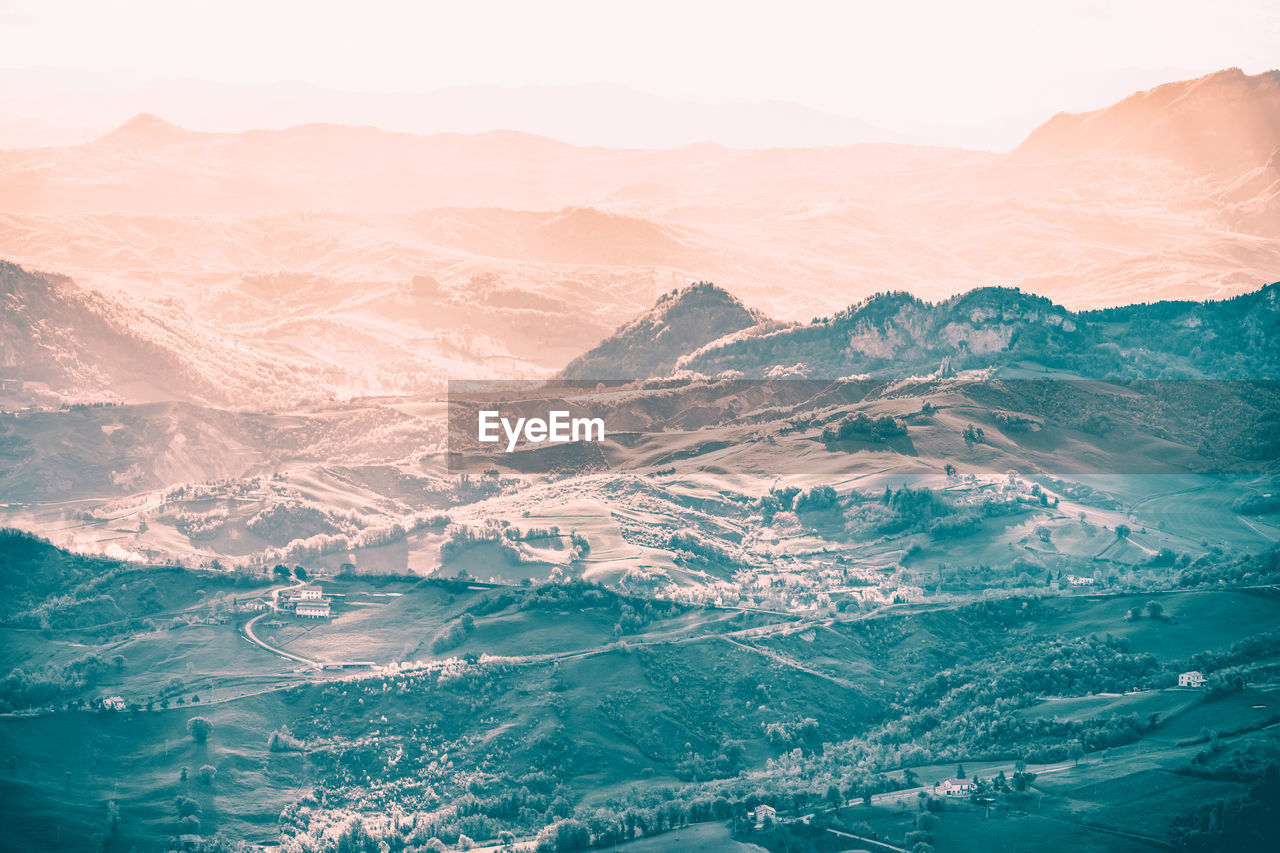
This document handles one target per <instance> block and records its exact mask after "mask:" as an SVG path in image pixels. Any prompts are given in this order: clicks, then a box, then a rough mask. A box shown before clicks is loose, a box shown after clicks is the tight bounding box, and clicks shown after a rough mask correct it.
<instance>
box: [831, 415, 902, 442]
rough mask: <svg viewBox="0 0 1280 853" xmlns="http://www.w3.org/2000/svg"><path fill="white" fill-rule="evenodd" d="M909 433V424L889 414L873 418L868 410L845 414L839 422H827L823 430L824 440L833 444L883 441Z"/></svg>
mask: <svg viewBox="0 0 1280 853" xmlns="http://www.w3.org/2000/svg"><path fill="white" fill-rule="evenodd" d="M906 434H907V425H906V424H904V423H903V422H902V421H900V420H897V419H896V418H892V417H890V416H888V415H881V416H879V417H877V418H872V417H870V416H868V415H867V413H866V412H858V414H856V415H845V416H844V417H843V418H841V419H840V421H839V422H838V423H835V424H827V426H826V427H824V428H823V430H822V441H823V443H824V444H827V445H831V444H834V443H836V442H837V441H869V442H883V441H888V440H889V439H891V438H897V437H899V436H903V435H906Z"/></svg>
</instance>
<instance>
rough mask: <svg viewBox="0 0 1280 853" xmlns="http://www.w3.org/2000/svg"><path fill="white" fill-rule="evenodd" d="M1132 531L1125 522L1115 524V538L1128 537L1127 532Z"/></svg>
mask: <svg viewBox="0 0 1280 853" xmlns="http://www.w3.org/2000/svg"><path fill="white" fill-rule="evenodd" d="M1132 532H1133V531H1132V530H1130V529H1129V525H1127V524H1117V525H1116V538H1117V539H1128V538H1129V534H1130V533H1132Z"/></svg>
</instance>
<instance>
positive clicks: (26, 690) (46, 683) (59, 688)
mask: <svg viewBox="0 0 1280 853" xmlns="http://www.w3.org/2000/svg"><path fill="white" fill-rule="evenodd" d="M123 665H124V659H123V658H120V659H119V663H118V664H117V663H112V662H111V661H108V660H107V659H106V658H104V657H102V656H101V655H98V654H88V655H85V656H84V657H80V658H76V659H75V660H73V661H70V662H68V663H65V664H61V665H58V664H46V665H44V666H41V667H38V668H36V669H35V670H33V671H32V672H27V671H25V670H24V669H22V668H21V667H15V668H14V669H13V670H11V671H10V672H9V674H8V675H6V676H5V677H4V679H3V680H0V713H7V712H9V711H14V710H18V709H22V708H39V707H44V706H47V705H54V704H58V703H61V702H63V701H65V700H66V699H67V698H68V697H73V696H78V695H80V694H81V693H83V692H84V691H86V690H88V689H89V688H91V687H93V686H94V685H95V684H97V683H98V681H99V680H100V679H101V678H102V676H103V675H104V674H106V673H107V672H109V671H110V670H111V669H113V668H114V667H119V666H123Z"/></svg>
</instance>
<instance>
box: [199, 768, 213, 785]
mask: <svg viewBox="0 0 1280 853" xmlns="http://www.w3.org/2000/svg"><path fill="white" fill-rule="evenodd" d="M217 776H218V768H216V767H214V766H213V765H212V764H206V765H204V766H203V767H201V768H200V772H198V773H197V774H196V779H197V780H199V782H200V784H201V785H212V784H213V780H214V779H216V778H217Z"/></svg>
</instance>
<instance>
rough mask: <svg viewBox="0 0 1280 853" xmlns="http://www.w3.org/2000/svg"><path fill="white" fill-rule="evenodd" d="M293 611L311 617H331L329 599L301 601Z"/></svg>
mask: <svg viewBox="0 0 1280 853" xmlns="http://www.w3.org/2000/svg"><path fill="white" fill-rule="evenodd" d="M293 612H294V613H296V614H298V615H299V616H306V617H308V618H311V619H328V618H329V602H328V601H299V602H298V606H297V607H295V608H294V609H293Z"/></svg>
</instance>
